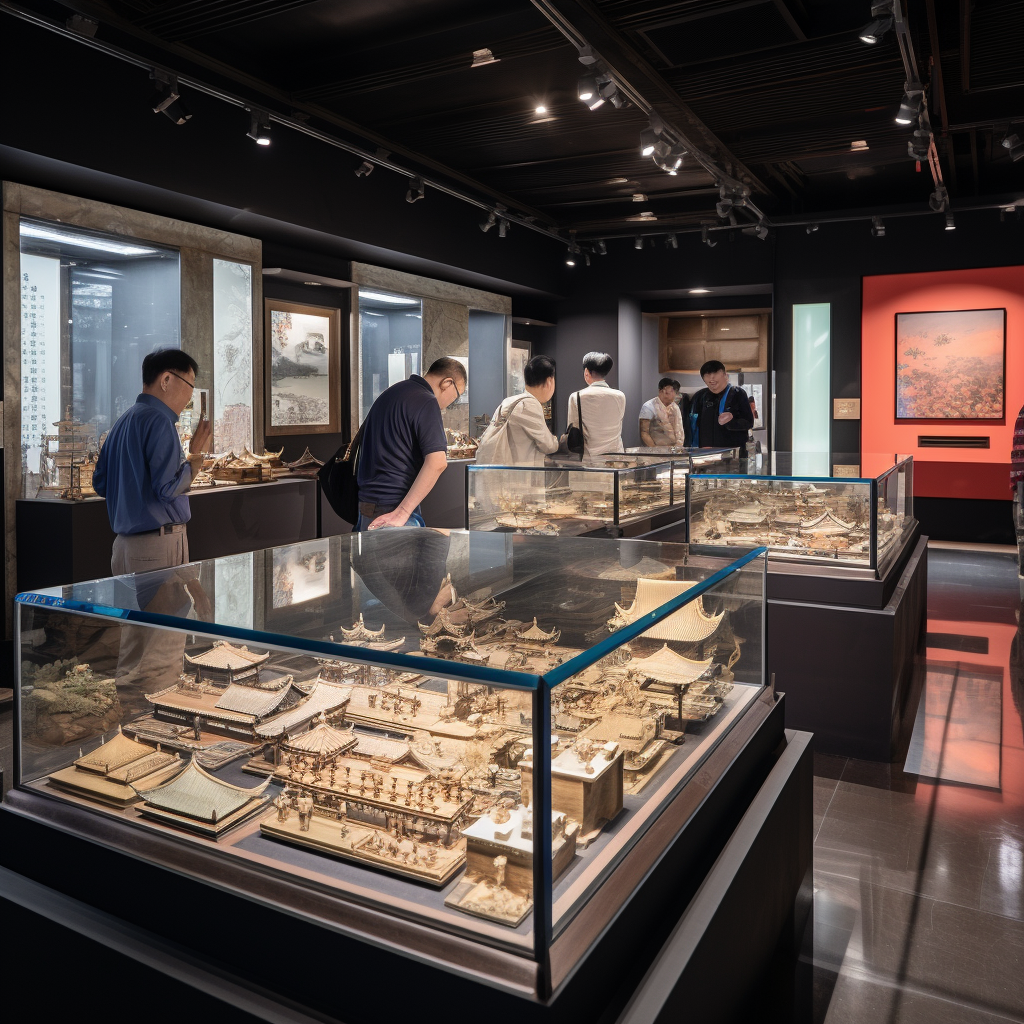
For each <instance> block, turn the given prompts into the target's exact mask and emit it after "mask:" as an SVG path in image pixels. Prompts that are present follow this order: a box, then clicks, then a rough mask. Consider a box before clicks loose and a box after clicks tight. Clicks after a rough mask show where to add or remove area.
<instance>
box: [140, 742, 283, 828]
mask: <svg viewBox="0 0 1024 1024" xmlns="http://www.w3.org/2000/svg"><path fill="white" fill-rule="evenodd" d="M269 784H270V779H266V780H265V781H263V782H261V783H260V784H259V785H258V786H256V787H255V788H252V789H246V788H244V787H242V786H232V785H231V784H230V783H227V782H222V781H221V780H220V779H218V778H216V777H214V776H213V775H210V774H209V772H205V771H203V769H202V768H200V767H199V765H198V764H197V762H196V759H195V758H194V757H193V758H192V760H191V761H189V763H188V765H186V767H185V770H184V771H182V772H181V773H180V774H178V775H176V776H175V777H174V778H173V779H171V780H170V781H169V782H164V783H162V784H161V785H159V786H155V787H153V788H151V789H145V788H140V787H139V786H135V787H133V788H134V789H135V791H136V792H137V793H138V795H139V796H140V797H141V798H142V801H143V803H142V806H141V807H140V808H139V813H140V814H142V816H143V817H146V818H153V819H154V820H156V821H160V822H162V823H164V824H167V825H175V826H177V827H178V828H183V829H186V830H187V831H189V832H198V833H199V834H200V835H202V836H207V837H208V838H211V839H216V838H217V837H218V836H221V835H223V834H224V833H225V832H227V831H228V830H229V829H232V828H235V827H236V826H237V825H240V824H241V823H242V822H243V821H245V820H247V819H248V818H251V817H252V816H253V815H254V814H258V813H259V812H260V811H261V810H262V809H263V806H264V804H265V803H266V801H265V800H264V799H263V792H264V790H266V788H267V786H268V785H269Z"/></svg>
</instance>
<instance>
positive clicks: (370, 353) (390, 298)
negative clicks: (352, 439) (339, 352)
mask: <svg viewBox="0 0 1024 1024" xmlns="http://www.w3.org/2000/svg"><path fill="white" fill-rule="evenodd" d="M422 354H423V303H422V302H421V301H420V300H419V299H417V298H414V297H412V296H411V295H392V294H389V293H387V292H380V291H376V290H363V289H360V290H359V422H360V423H361V422H362V421H363V419H364V417H365V416H366V414H367V413H368V412H369V411H370V406H371V405H373V403H374V402H375V401H376V400H377V396H378V395H379V394H380V393H381V392H382V391H385V390H387V389H388V388H389V387H391V385H392V384H397V383H398V382H399V381H400V380H408V379H409V377H410V376H412V374H414V373H422V372H423V367H422V366H421V362H422Z"/></svg>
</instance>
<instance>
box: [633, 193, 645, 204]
mask: <svg viewBox="0 0 1024 1024" xmlns="http://www.w3.org/2000/svg"><path fill="white" fill-rule="evenodd" d="M633 202H634V203H646V202H647V195H646V193H644V192H634V193H633Z"/></svg>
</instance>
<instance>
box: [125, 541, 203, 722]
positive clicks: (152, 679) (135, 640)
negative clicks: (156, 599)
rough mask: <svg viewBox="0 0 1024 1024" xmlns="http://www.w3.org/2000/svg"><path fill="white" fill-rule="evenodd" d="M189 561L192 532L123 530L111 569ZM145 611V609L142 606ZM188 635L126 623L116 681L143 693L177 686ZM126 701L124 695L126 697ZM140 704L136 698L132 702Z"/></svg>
mask: <svg viewBox="0 0 1024 1024" xmlns="http://www.w3.org/2000/svg"><path fill="white" fill-rule="evenodd" d="M187 561H188V535H187V534H186V532H185V530H184V529H181V530H178V531H177V532H175V533H165V534H160V533H156V532H154V533H131V534H124V533H119V534H117V536H116V537H115V538H114V548H113V552H112V554H111V558H110V569H111V571H112V572H113V574H114V575H115V576H126V575H130V574H133V573H142V572H151V571H152V570H154V569H169V568H173V567H174V566H176V565H184V564H185V563H186V562H187ZM141 610H143V611H145V609H141ZM184 651H185V634H184V633H179V632H178V631H177V630H170V629H160V628H159V627H156V626H122V627H121V630H120V646H119V648H118V655H117V674H116V681H117V686H118V689H119V690H120V689H121V687H122V686H138V687H140V688H141V692H142V693H143V694H146V693H155V692H157V691H158V690H163V689H166V688H167V687H168V686H171V685H173V684H174V683H175V682H176V681H177V679H178V676H179V675H180V673H181V670H182V654H183V653H184ZM122 703H124V698H122ZM130 703H131V704H133V705H134V704H136V701H134V700H132V701H130Z"/></svg>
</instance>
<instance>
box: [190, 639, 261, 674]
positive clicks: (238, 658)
mask: <svg viewBox="0 0 1024 1024" xmlns="http://www.w3.org/2000/svg"><path fill="white" fill-rule="evenodd" d="M269 657H270V653H269V652H265V653H263V654H257V653H256V652H255V651H250V650H247V649H246V648H245V647H235V645H234V644H229V643H228V642H227V641H226V640H224V641H218V642H217V643H215V644H214V645H213V646H212V647H211V648H210V649H209V650H208V651H203V653H202V654H197V655H196V656H195V657H194V658H192V657H189V655H187V654H186V655H185V661H186V662H187V663H188V664H189V665H198V666H199V667H200V668H215V669H221V670H223V671H230V672H239V671H241V670H242V669H244V668H250V667H251V666H253V665H262V664H263V663H264V662H265V661H266V660H267V659H268V658H269Z"/></svg>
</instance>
